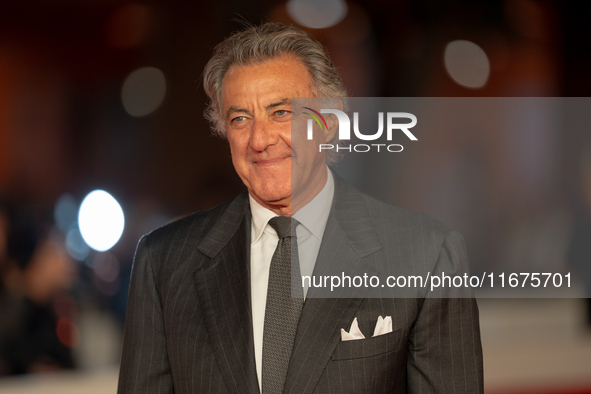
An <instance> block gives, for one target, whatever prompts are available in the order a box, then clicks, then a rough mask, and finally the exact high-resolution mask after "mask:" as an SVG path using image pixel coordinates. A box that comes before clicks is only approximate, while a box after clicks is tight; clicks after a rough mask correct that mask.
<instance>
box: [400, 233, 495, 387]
mask: <svg viewBox="0 0 591 394" xmlns="http://www.w3.org/2000/svg"><path fill="white" fill-rule="evenodd" d="M441 272H445V274H446V275H450V276H451V275H460V276H463V275H464V273H467V272H468V259H467V255H466V249H465V245H464V240H463V238H462V236H461V235H460V234H459V233H458V232H455V231H451V232H449V233H448V234H447V237H446V239H445V241H444V243H443V246H442V248H441V251H440V253H439V257H438V260H437V263H436V265H435V268H434V270H433V272H432V275H436V274H439V275H441ZM407 368H408V369H407V371H408V375H407V383H408V386H407V387H408V392H409V393H456V394H459V393H466V394H474V393H483V391H484V388H483V367H482V346H481V342H480V326H479V318H478V306H477V305H476V300H475V299H474V298H429V297H427V298H425V299H424V301H423V304H422V306H421V307H420V310H419V313H418V317H417V320H416V321H415V324H414V326H413V328H412V330H411V332H410V337H409V347H408V362H407Z"/></svg>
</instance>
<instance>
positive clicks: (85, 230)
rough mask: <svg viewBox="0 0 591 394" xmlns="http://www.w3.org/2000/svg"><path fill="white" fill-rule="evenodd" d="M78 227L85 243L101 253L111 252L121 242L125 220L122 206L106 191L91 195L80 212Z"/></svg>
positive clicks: (97, 191) (82, 205)
mask: <svg viewBox="0 0 591 394" xmlns="http://www.w3.org/2000/svg"><path fill="white" fill-rule="evenodd" d="M78 225H79V227H80V233H81V234H82V238H84V241H85V242H86V243H87V244H88V246H90V247H91V248H93V249H94V250H98V251H99V252H104V251H106V250H109V249H111V248H112V247H113V245H115V244H116V243H117V241H119V238H121V234H122V233H123V227H124V225H125V219H124V217H123V210H122V209H121V206H120V205H119V203H118V202H117V200H115V199H114V198H113V196H111V195H110V194H109V193H107V192H106V191H104V190H95V191H93V192H91V193H89V194H88V195H87V196H86V197H85V198H84V200H83V201H82V204H81V205H80V211H79V212H78Z"/></svg>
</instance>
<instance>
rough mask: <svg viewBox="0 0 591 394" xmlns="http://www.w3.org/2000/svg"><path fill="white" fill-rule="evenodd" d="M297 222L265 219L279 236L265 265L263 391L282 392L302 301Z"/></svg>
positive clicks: (286, 218) (272, 393) (269, 393)
mask: <svg viewBox="0 0 591 394" xmlns="http://www.w3.org/2000/svg"><path fill="white" fill-rule="evenodd" d="M298 224H299V223H298V221H297V220H295V219H291V218H289V217H285V216H279V217H275V218H273V219H271V220H269V225H270V226H271V227H273V229H274V230H275V231H276V232H277V235H278V236H279V242H278V243H277V248H276V249H275V253H274V254H273V258H272V259H271V267H270V268H269V286H268V289H267V306H266V308H265V325H264V328H263V394H280V393H282V392H283V385H284V384H285V377H286V375H287V367H288V365H289V359H290V357H291V352H292V350H293V342H294V339H295V334H296V329H297V326H298V322H299V320H300V314H301V313H302V306H303V305H304V297H303V290H302V284H301V274H300V263H299V260H298V248H297V239H296V238H295V236H296V232H295V228H296V226H297V225H298ZM292 237H293V238H292ZM292 286H293V294H292ZM292 296H293V297H292Z"/></svg>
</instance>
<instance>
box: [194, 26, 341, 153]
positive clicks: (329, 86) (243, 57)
mask: <svg viewBox="0 0 591 394" xmlns="http://www.w3.org/2000/svg"><path fill="white" fill-rule="evenodd" d="M282 55H293V56H295V57H296V58H298V59H299V60H301V62H302V63H303V64H304V66H305V67H306V68H307V69H308V73H309V75H310V79H311V80H312V84H313V86H311V90H312V91H313V92H314V94H315V95H316V96H317V97H342V98H343V99H344V98H346V97H347V91H346V90H345V86H344V85H343V81H342V80H341V77H340V75H339V73H338V71H337V69H336V67H335V66H334V65H333V64H332V62H331V60H330V56H329V55H328V52H327V51H326V49H325V48H324V47H323V46H322V44H320V43H319V42H318V41H317V40H316V39H315V38H314V37H312V35H310V34H308V33H306V32H304V31H302V30H300V29H298V28H296V27H293V26H287V25H284V24H281V23H265V24H263V25H260V26H251V27H249V28H248V29H246V30H244V31H241V32H237V33H234V34H232V35H231V36H230V37H228V38H226V39H225V40H224V41H222V42H221V43H220V44H218V45H217V46H216V47H215V49H214V53H213V56H212V57H211V59H210V60H209V62H207V65H206V66H205V69H204V70H203V88H204V90H205V93H206V94H207V96H208V97H209V103H208V105H207V108H206V109H205V112H204V115H205V118H206V119H207V120H209V121H210V122H211V125H212V129H213V133H214V134H215V135H218V136H220V137H222V138H226V130H225V126H224V117H223V110H222V85H223V82H224V77H225V76H226V73H227V72H228V70H229V69H230V67H231V66H233V65H237V66H247V65H253V64H260V63H264V62H266V61H268V60H271V59H274V58H277V57H279V56H282ZM343 105H345V103H344V102H343ZM331 143H333V144H335V143H338V133H335V137H334V138H333V140H332V141H331ZM337 154H338V153H337V152H335V151H334V150H332V149H331V150H328V151H327V158H326V161H327V163H334V162H336V161H337V157H336V156H337Z"/></svg>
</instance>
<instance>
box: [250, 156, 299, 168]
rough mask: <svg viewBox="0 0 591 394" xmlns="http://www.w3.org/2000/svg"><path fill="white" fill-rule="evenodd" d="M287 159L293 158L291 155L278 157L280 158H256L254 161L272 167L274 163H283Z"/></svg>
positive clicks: (258, 164)
mask: <svg viewBox="0 0 591 394" xmlns="http://www.w3.org/2000/svg"><path fill="white" fill-rule="evenodd" d="M287 159H291V156H288V157H278V158H274V159H264V160H256V161H254V162H253V164H254V165H256V166H258V167H272V166H274V165H278V164H281V163H283V162H284V161H285V160H287Z"/></svg>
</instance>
